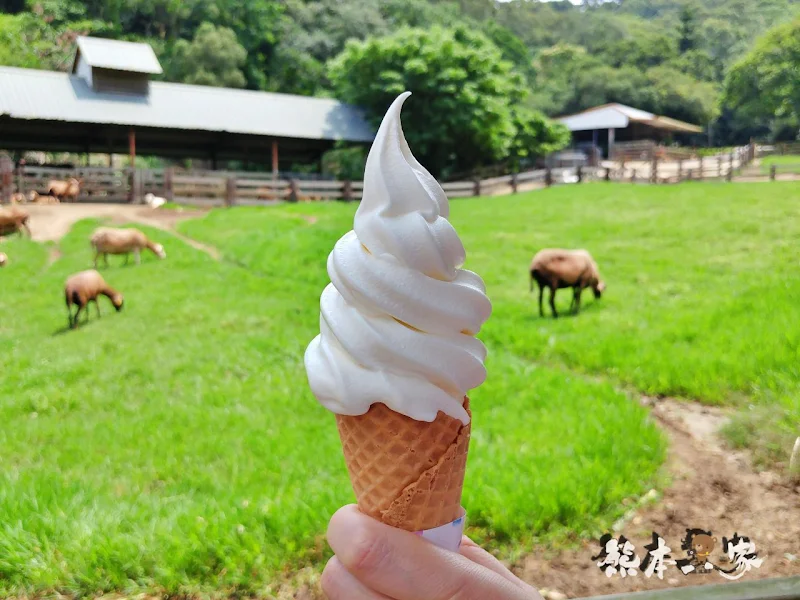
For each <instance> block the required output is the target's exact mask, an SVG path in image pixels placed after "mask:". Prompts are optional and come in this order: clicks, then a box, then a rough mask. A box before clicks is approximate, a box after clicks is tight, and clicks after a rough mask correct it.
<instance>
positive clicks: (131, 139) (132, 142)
mask: <svg viewBox="0 0 800 600" xmlns="http://www.w3.org/2000/svg"><path fill="white" fill-rule="evenodd" d="M128 156H129V157H130V165H129V166H130V168H131V169H135V168H136V130H135V129H134V128H133V127H131V128H130V129H129V130H128Z"/></svg>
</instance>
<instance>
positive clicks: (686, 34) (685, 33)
mask: <svg viewBox="0 0 800 600" xmlns="http://www.w3.org/2000/svg"><path fill="white" fill-rule="evenodd" d="M678 18H679V19H680V26H679V27H678V36H679V40H678V50H679V51H680V53H681V54H683V53H684V52H688V51H689V50H692V49H693V48H694V47H695V44H696V42H697V10H696V9H695V7H694V6H693V5H691V4H685V5H684V6H683V8H682V9H681V13H680V16H679V17H678Z"/></svg>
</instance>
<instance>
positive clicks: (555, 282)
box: [531, 248, 606, 318]
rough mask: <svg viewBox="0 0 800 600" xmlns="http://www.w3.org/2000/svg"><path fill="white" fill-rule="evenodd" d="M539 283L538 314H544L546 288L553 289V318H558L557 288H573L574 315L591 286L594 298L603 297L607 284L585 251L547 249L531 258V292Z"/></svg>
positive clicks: (551, 296) (551, 290)
mask: <svg viewBox="0 0 800 600" xmlns="http://www.w3.org/2000/svg"><path fill="white" fill-rule="evenodd" d="M534 281H536V283H538V284H539V315H540V316H542V317H543V316H544V309H543V308H542V296H543V294H544V288H545V287H547V288H550V309H551V310H552V311H553V318H558V312H557V311H556V301H555V298H556V290H558V289H560V288H572V291H573V296H572V304H571V305H570V310H571V309H572V308H573V307H574V308H575V314H578V311H579V310H580V308H581V294H582V293H583V290H584V289H585V288H587V287H591V288H592V291H593V292H594V297H595V298H600V296H601V294H602V293H603V290H605V289H606V284H605V283H603V282H602V281H601V280H600V271H599V270H598V268H597V263H595V262H594V259H592V256H591V254H589V253H588V252H587V251H586V250H560V249H552V248H548V249H545V250H541V251H539V252H537V253H536V256H534V257H533V260H532V261H531V291H533V282H534Z"/></svg>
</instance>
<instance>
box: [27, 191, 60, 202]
mask: <svg viewBox="0 0 800 600" xmlns="http://www.w3.org/2000/svg"><path fill="white" fill-rule="evenodd" d="M28 202H30V203H31V204H58V198H56V197H55V196H40V195H39V192H35V191H33V190H31V191H30V192H28Z"/></svg>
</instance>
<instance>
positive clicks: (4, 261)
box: [0, 252, 8, 267]
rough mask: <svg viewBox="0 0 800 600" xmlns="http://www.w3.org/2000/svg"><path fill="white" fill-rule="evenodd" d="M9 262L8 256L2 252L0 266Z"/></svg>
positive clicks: (0, 253)
mask: <svg viewBox="0 0 800 600" xmlns="http://www.w3.org/2000/svg"><path fill="white" fill-rule="evenodd" d="M7 262H8V256H6V255H5V254H4V253H2V252H0V267H5V266H6V263H7Z"/></svg>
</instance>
